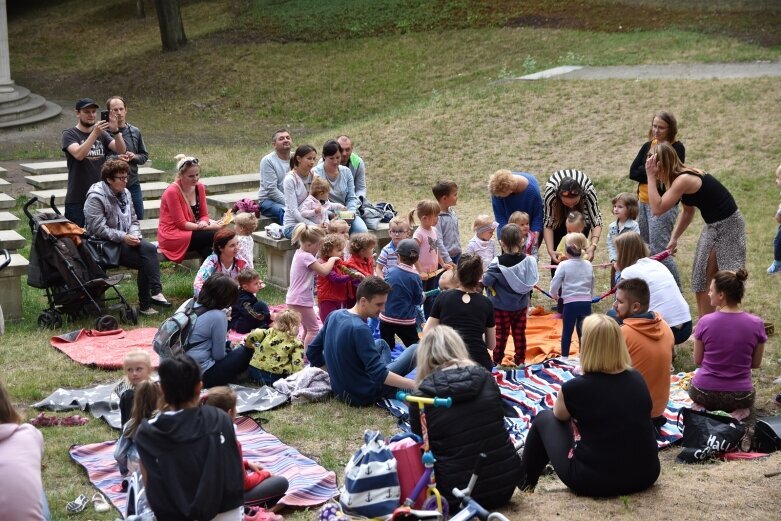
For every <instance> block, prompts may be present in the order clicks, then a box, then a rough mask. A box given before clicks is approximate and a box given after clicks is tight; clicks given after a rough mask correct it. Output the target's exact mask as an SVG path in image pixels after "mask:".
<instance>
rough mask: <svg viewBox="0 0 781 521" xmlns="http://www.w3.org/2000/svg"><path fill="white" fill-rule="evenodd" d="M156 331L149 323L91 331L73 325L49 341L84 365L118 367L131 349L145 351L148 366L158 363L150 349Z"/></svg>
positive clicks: (155, 365) (120, 366) (154, 365)
mask: <svg viewBox="0 0 781 521" xmlns="http://www.w3.org/2000/svg"><path fill="white" fill-rule="evenodd" d="M155 333H157V329H156V328H153V327H140V328H138V329H131V330H129V331H125V330H124V329H116V330H114V331H95V330H92V329H77V330H75V331H71V332H70V333H64V334H62V335H57V336H53V337H52V338H51V341H50V342H51V345H52V346H53V347H54V348H55V349H58V350H60V351H62V352H63V353H65V354H66V355H67V356H68V357H69V358H70V359H72V360H74V361H76V362H78V363H80V364H84V365H90V366H95V367H100V368H101V369H122V363H123V362H124V360H125V355H126V354H127V353H128V351H131V350H133V349H143V350H144V351H149V356H150V357H151V359H152V367H157V366H158V365H160V359H159V357H158V356H157V353H155V352H154V351H153V350H152V339H153V338H154V336H155Z"/></svg>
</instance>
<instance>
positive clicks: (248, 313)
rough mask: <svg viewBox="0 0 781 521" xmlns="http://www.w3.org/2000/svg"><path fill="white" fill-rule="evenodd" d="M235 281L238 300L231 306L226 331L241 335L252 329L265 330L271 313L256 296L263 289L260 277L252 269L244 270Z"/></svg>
mask: <svg viewBox="0 0 781 521" xmlns="http://www.w3.org/2000/svg"><path fill="white" fill-rule="evenodd" d="M236 280H237V281H238V283H239V299H238V300H237V301H236V302H235V303H234V304H233V306H231V317H230V322H229V323H228V329H232V330H234V331H236V332H237V333H242V334H243V333H249V332H250V331H252V330H253V329H257V328H267V327H268V325H269V323H270V322H271V311H270V310H269V308H268V305H267V304H266V303H265V302H263V301H262V300H258V298H257V296H256V294H257V293H258V292H259V291H260V290H261V289H262V288H264V287H265V286H264V285H263V282H262V281H261V280H260V275H259V274H258V272H257V271H255V270H253V269H250V268H244V269H243V270H241V271H240V272H239V275H238V277H237V278H236Z"/></svg>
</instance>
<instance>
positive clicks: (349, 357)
mask: <svg viewBox="0 0 781 521" xmlns="http://www.w3.org/2000/svg"><path fill="white" fill-rule="evenodd" d="M390 291H391V287H390V286H389V285H388V283H386V282H385V281H384V280H382V279H381V278H380V277H366V278H365V279H364V280H363V282H361V284H360V286H358V289H357V290H356V294H355V299H356V301H355V305H354V306H353V307H352V308H350V309H339V310H336V311H334V312H332V313H331V314H330V315H328V318H327V319H326V321H325V324H323V327H322V329H321V330H320V332H319V333H318V334H317V336H316V337H315V339H314V340H312V342H311V343H310V344H309V347H307V350H306V356H307V358H308V359H309V362H310V363H311V364H312V366H315V367H325V369H326V370H327V371H328V375H329V377H330V379H331V389H332V390H333V393H334V396H336V398H338V399H339V400H341V401H343V402H345V403H347V404H349V405H359V406H360V405H370V404H372V403H374V402H376V401H377V400H379V399H381V398H383V397H385V396H391V395H392V394H393V393H394V392H395V390H396V389H414V388H415V382H414V381H413V380H410V379H409V378H405V377H404V376H403V375H406V374H409V372H410V371H412V369H414V367H415V353H416V351H417V345H414V346H410V347H408V348H407V349H405V350H404V352H403V353H402V354H401V355H400V356H399V357H398V358H397V359H396V360H395V361H393V362H391V360H390V348H389V347H388V344H387V343H386V342H385V341H384V340H377V341H375V340H374V338H372V333H371V330H370V329H369V326H368V325H367V324H366V320H367V319H369V318H370V317H372V318H377V317H378V316H379V314H380V312H381V311H382V310H383V308H384V307H385V302H386V301H387V300H388V293H390Z"/></svg>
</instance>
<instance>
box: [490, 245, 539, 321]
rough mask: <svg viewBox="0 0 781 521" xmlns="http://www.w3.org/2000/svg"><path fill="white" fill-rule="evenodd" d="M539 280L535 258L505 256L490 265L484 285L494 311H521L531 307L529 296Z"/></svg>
mask: <svg viewBox="0 0 781 521" xmlns="http://www.w3.org/2000/svg"><path fill="white" fill-rule="evenodd" d="M539 279H540V275H539V273H538V272H537V261H536V259H534V257H526V256H524V255H523V254H520V255H513V254H504V255H501V256H500V257H495V258H494V259H493V260H492V261H491V264H489V265H488V271H486V273H485V275H483V284H484V285H485V287H486V288H488V298H489V299H490V300H491V303H492V304H493V305H494V309H498V310H501V311H520V310H521V309H524V308H526V307H528V306H529V294H530V293H531V290H532V288H533V287H534V285H535V284H537V281H538V280H539Z"/></svg>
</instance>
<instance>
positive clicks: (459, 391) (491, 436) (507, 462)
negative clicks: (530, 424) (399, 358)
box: [410, 326, 520, 512]
mask: <svg viewBox="0 0 781 521" xmlns="http://www.w3.org/2000/svg"><path fill="white" fill-rule="evenodd" d="M416 356H417V368H416V377H415V381H416V382H417V384H418V390H417V392H416V393H415V394H416V395H418V396H428V397H434V396H437V397H441V398H447V397H450V398H452V399H453V405H452V406H451V407H449V408H444V407H430V408H428V409H427V410H426V423H427V425H428V436H429V442H430V444H431V451H432V452H433V453H434V454H436V457H437V461H436V463H435V464H434V468H435V471H436V474H437V482H438V488H439V490H440V491H441V492H442V494H443V495H444V497H445V498H446V499H447V500H448V502H449V503H450V507H451V512H452V511H453V510H452V509H453V508H454V507H456V506H457V504H458V502H457V501H456V500H455V498H454V497H453V496H452V493H451V491H452V490H453V488H454V487H458V488H460V489H461V488H465V487H466V485H467V483H468V482H469V478H470V476H471V474H472V469H473V467H474V465H475V463H476V462H477V459H478V456H479V454H480V453H481V452H484V453H485V454H486V455H487V456H488V459H487V460H486V461H485V466H484V467H483V470H482V472H481V474H480V479H479V480H478V482H477V485H476V487H475V490H474V493H473V494H472V496H473V497H474V498H475V500H477V501H478V502H479V503H480V504H481V505H482V506H483V507H485V508H488V509H492V508H498V507H501V506H502V505H504V504H506V503H507V502H508V501H509V500H510V498H511V497H512V495H513V492H514V490H515V487H516V486H517V485H518V483H519V479H520V473H519V470H520V460H519V458H518V454H517V453H516V452H515V449H514V448H513V446H512V444H511V443H510V439H509V437H508V436H507V430H506V429H505V427H504V409H503V407H502V399H501V396H500V395H499V387H498V386H497V385H496V381H495V380H494V378H493V377H492V376H491V373H490V372H488V371H487V370H486V369H484V368H483V367H481V366H480V365H478V364H476V363H475V362H473V361H472V360H471V359H470V358H469V352H468V351H467V349H466V346H465V345H464V341H463V340H461V337H460V336H459V334H458V333H457V332H456V331H455V330H454V329H452V328H450V327H448V326H434V327H431V328H429V329H428V331H427V332H426V334H425V336H424V337H423V339H422V340H421V342H420V344H419V345H418V351H417V354H416ZM410 425H411V426H412V431H413V432H415V433H416V434H421V428H420V414H419V412H418V409H417V407H411V408H410Z"/></svg>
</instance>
